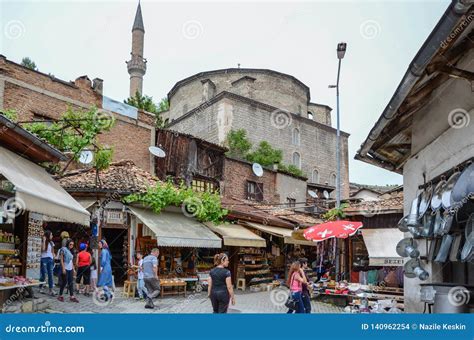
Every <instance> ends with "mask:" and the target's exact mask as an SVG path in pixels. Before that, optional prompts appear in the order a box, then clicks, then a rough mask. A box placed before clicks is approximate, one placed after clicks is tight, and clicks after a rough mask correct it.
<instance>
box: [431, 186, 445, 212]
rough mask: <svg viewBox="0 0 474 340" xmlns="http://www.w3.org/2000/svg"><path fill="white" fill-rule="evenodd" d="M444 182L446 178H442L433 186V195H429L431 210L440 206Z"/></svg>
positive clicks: (435, 209)
mask: <svg viewBox="0 0 474 340" xmlns="http://www.w3.org/2000/svg"><path fill="white" fill-rule="evenodd" d="M446 183H447V182H446V180H445V179H442V180H441V181H440V182H439V183H438V184H437V185H436V187H435V188H434V191H433V197H431V210H433V211H438V209H439V208H441V206H442V196H443V191H444V187H445V186H446Z"/></svg>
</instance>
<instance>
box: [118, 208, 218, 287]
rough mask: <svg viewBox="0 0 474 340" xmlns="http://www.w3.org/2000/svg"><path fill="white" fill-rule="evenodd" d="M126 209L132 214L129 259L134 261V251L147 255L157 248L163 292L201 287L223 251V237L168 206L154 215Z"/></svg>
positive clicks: (151, 212) (148, 211)
mask: <svg viewBox="0 0 474 340" xmlns="http://www.w3.org/2000/svg"><path fill="white" fill-rule="evenodd" d="M127 208H128V209H129V211H130V213H131V214H132V215H133V218H132V233H131V240H132V243H131V245H130V246H131V252H130V254H131V255H130V262H131V263H136V261H135V259H134V256H135V254H136V253H137V252H141V253H142V254H144V255H147V254H149V253H150V251H151V249H153V248H155V247H158V248H159V249H160V258H159V277H160V281H161V282H160V283H161V285H162V287H163V290H162V294H163V295H164V294H167V293H169V294H173V293H179V292H180V291H181V290H180V289H179V287H183V286H184V287H186V289H187V290H190V289H197V290H198V291H199V290H202V288H203V286H205V285H206V283H207V277H208V273H209V270H210V269H211V268H212V267H213V260H212V259H213V256H214V255H215V253H216V252H220V251H222V240H221V239H220V238H219V237H218V236H217V235H216V234H214V233H213V232H212V231H211V230H210V229H209V228H208V227H207V226H205V225H204V224H202V223H200V222H198V221H196V220H195V219H193V218H190V217H187V216H185V215H183V213H182V211H181V210H180V209H177V208H172V207H170V208H167V209H166V210H165V211H161V212H160V214H156V213H154V212H153V211H151V210H148V209H143V208H137V207H134V206H128V207H127Z"/></svg>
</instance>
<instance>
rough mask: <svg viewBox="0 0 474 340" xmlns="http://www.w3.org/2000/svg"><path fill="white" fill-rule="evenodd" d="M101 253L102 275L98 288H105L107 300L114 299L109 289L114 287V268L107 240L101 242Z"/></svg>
mask: <svg viewBox="0 0 474 340" xmlns="http://www.w3.org/2000/svg"><path fill="white" fill-rule="evenodd" d="M99 249H101V251H100V275H99V281H98V282H97V287H103V289H104V295H105V298H106V300H108V299H110V298H112V293H111V292H110V290H109V287H113V279H112V266H111V265H110V262H111V260H112V256H111V255H110V251H109V246H108V244H107V242H106V241H105V240H101V241H100V242H99Z"/></svg>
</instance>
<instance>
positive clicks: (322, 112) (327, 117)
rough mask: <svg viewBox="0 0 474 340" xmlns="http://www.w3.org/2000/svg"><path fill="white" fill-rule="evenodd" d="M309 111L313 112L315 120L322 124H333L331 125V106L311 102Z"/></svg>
mask: <svg viewBox="0 0 474 340" xmlns="http://www.w3.org/2000/svg"><path fill="white" fill-rule="evenodd" d="M308 112H311V113H312V114H313V120H314V121H316V122H318V123H321V124H325V125H328V126H332V125H331V108H330V107H329V106H327V105H321V104H315V103H309V104H308ZM306 117H308V116H306ZM308 118H309V117H308Z"/></svg>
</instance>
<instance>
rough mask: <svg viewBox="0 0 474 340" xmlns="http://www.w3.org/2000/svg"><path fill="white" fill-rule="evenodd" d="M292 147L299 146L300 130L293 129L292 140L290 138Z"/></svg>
mask: <svg viewBox="0 0 474 340" xmlns="http://www.w3.org/2000/svg"><path fill="white" fill-rule="evenodd" d="M292 143H293V145H300V130H298V129H296V128H295V129H293V138H292Z"/></svg>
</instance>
